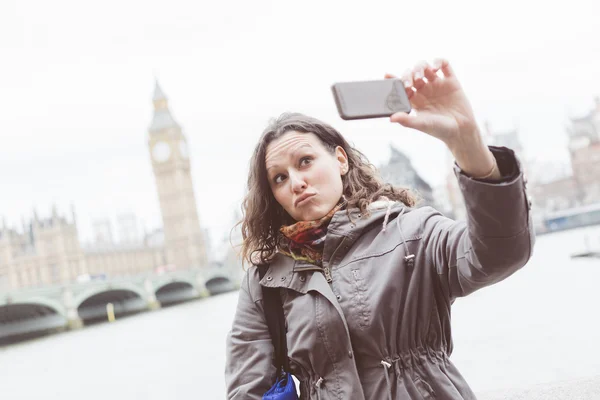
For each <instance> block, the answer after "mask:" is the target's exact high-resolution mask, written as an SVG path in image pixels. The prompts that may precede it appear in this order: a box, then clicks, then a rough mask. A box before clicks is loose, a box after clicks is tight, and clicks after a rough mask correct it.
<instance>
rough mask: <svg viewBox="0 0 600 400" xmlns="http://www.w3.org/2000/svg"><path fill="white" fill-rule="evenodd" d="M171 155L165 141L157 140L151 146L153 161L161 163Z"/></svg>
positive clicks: (169, 147)
mask: <svg viewBox="0 0 600 400" xmlns="http://www.w3.org/2000/svg"><path fill="white" fill-rule="evenodd" d="M169 157H171V146H169V144H168V143H167V142H162V141H161V142H157V143H156V144H155V145H154V146H153V147H152V158H154V161H156V162H159V163H162V162H165V161H167V160H168V159H169Z"/></svg>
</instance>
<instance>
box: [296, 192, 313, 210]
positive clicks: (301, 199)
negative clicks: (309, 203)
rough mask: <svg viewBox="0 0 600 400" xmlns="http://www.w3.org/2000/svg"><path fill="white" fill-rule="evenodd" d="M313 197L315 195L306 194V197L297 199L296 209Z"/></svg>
mask: <svg viewBox="0 0 600 400" xmlns="http://www.w3.org/2000/svg"><path fill="white" fill-rule="evenodd" d="M314 196H315V194H307V195H302V196H300V197H299V198H298V200H296V207H298V206H299V205H301V204H302V203H304V202H305V201H306V200H308V199H311V198H313V197H314Z"/></svg>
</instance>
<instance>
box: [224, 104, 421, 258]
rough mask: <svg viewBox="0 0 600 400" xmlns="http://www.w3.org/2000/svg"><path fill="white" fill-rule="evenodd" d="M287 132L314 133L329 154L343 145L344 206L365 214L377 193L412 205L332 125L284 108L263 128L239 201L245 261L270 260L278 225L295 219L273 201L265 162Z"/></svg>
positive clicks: (410, 195) (403, 192)
mask: <svg viewBox="0 0 600 400" xmlns="http://www.w3.org/2000/svg"><path fill="white" fill-rule="evenodd" d="M290 131H296V132H302V133H313V134H315V135H316V136H317V137H318V138H319V140H320V141H321V143H322V144H323V145H324V147H325V148H326V149H327V150H328V151H329V152H330V153H332V154H335V150H336V148H337V146H340V147H342V148H343V149H344V151H345V152H346V154H347V155H348V167H349V170H348V173H346V174H345V175H343V176H342V184H343V195H344V196H345V197H346V200H347V206H346V208H347V210H349V209H350V208H353V207H358V208H359V209H360V211H361V213H362V214H363V215H365V216H368V215H369V211H368V208H367V207H368V206H369V204H370V203H371V202H373V201H375V200H377V199H378V198H380V197H386V198H387V199H389V200H395V201H400V202H402V203H404V204H405V205H407V206H411V207H412V206H414V205H415V204H416V202H417V198H416V195H415V194H414V193H413V192H411V191H410V190H408V189H406V188H398V187H394V186H392V185H390V184H387V183H384V182H383V181H382V180H381V177H380V176H379V172H378V171H377V168H376V167H375V166H374V165H372V164H371V163H369V161H368V160H367V158H366V157H365V155H364V154H363V153H361V152H360V151H358V150H357V149H355V148H354V147H353V146H351V145H350V144H349V143H348V142H347V141H346V139H344V137H343V136H342V135H341V134H340V133H339V132H338V131H337V130H336V129H335V128H333V127H332V126H330V125H328V124H326V123H324V122H322V121H320V120H318V119H316V118H312V117H309V116H306V115H303V114H299V113H284V114H282V115H281V116H279V118H277V119H275V120H273V121H271V123H270V124H269V125H268V126H267V128H266V129H265V130H264V132H263V134H262V136H261V138H260V140H259V141H258V144H257V145H256V149H255V150H254V154H253V156H252V158H251V159H250V169H249V174H248V189H247V190H248V191H247V194H246V196H245V198H244V201H243V203H242V213H243V217H242V220H241V221H239V222H238V223H237V224H236V227H237V226H239V225H240V224H241V225H242V238H243V242H242V245H241V256H242V261H243V262H244V263H245V262H248V263H250V264H264V263H268V262H269V261H270V260H271V259H272V258H273V256H274V255H275V253H276V252H277V249H278V247H279V244H280V243H281V240H282V235H281V234H280V233H279V228H280V227H281V226H283V225H289V224H292V223H294V222H295V221H294V220H293V219H292V217H290V215H289V214H288V213H287V212H286V211H285V210H284V209H283V207H281V205H280V204H279V203H278V202H277V200H275V197H274V196H273V193H272V191H271V187H270V186H269V180H268V177H267V169H266V165H265V156H266V152H267V146H268V145H269V144H270V143H271V142H272V141H273V140H275V139H278V138H280V137H281V136H283V135H284V134H286V133H287V132H290ZM234 228H235V227H234Z"/></svg>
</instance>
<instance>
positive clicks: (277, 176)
mask: <svg viewBox="0 0 600 400" xmlns="http://www.w3.org/2000/svg"><path fill="white" fill-rule="evenodd" d="M280 178H281V179H283V178H285V177H284V176H283V175H281V174H279V175H276V176H275V178H273V182H275V183H281V180H280Z"/></svg>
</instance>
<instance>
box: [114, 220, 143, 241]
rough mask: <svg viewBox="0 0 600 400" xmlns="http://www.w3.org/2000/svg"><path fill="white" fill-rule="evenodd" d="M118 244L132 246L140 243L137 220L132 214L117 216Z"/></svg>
mask: <svg viewBox="0 0 600 400" xmlns="http://www.w3.org/2000/svg"><path fill="white" fill-rule="evenodd" d="M117 227H118V229H119V243H123V244H134V243H139V242H140V241H141V239H142V238H141V237H140V233H139V228H138V218H137V216H136V215H135V214H134V213H131V212H129V213H124V214H120V215H118V216H117Z"/></svg>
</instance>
